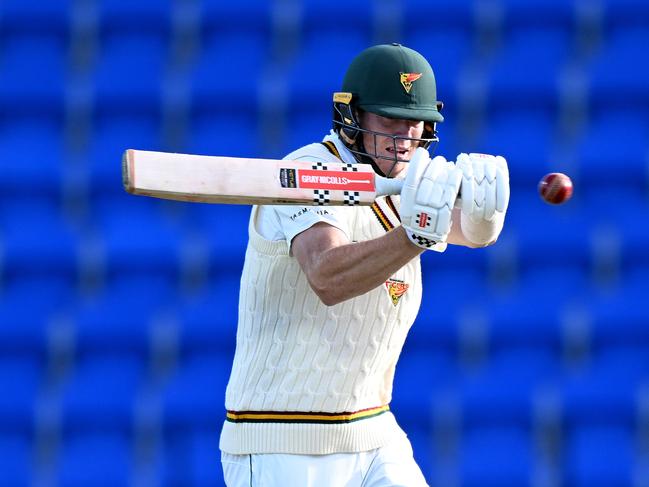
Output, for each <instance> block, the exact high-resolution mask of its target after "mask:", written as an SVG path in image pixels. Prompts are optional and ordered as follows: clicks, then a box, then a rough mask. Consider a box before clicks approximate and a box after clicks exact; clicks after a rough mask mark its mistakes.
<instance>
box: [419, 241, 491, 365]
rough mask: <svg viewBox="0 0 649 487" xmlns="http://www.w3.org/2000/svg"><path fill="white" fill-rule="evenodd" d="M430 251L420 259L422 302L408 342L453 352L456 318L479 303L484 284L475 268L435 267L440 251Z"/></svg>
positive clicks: (457, 347)
mask: <svg viewBox="0 0 649 487" xmlns="http://www.w3.org/2000/svg"><path fill="white" fill-rule="evenodd" d="M447 252H448V250H447ZM432 254H434V252H431V255H426V256H424V258H423V259H422V286H423V297H422V304H421V307H420V309H419V314H418V315H417V319H416V320H415V323H414V325H413V326H412V328H411V330H410V333H409V335H408V336H409V338H408V343H412V345H413V346H416V347H421V348H422V349H424V350H427V349H430V348H434V349H437V350H444V351H446V352H447V353H452V354H457V353H458V352H459V350H460V347H461V345H462V343H461V339H462V337H461V334H460V330H459V328H458V323H459V320H460V319H461V317H462V313H464V312H465V311H467V309H468V308H470V307H472V306H475V304H476V302H477V303H480V302H481V300H482V298H483V297H484V293H485V290H486V284H485V280H484V276H483V275H482V274H481V273H480V272H478V271H477V270H473V271H472V270H470V269H462V270H453V269H452V268H451V267H448V268H444V269H437V268H436V267H437V261H438V260H441V259H442V258H443V255H444V254H439V255H432ZM467 296H468V298H467Z"/></svg>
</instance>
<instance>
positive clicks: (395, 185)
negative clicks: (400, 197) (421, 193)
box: [374, 174, 403, 197]
mask: <svg viewBox="0 0 649 487" xmlns="http://www.w3.org/2000/svg"><path fill="white" fill-rule="evenodd" d="M374 184H375V186H376V196H377V197H378V196H387V195H389V194H401V187H402V186H403V179H393V178H384V177H383V176H379V175H378V174H377V175H375V176H374Z"/></svg>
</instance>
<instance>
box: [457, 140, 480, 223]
mask: <svg viewBox="0 0 649 487" xmlns="http://www.w3.org/2000/svg"><path fill="white" fill-rule="evenodd" d="M455 165H456V166H457V167H458V168H459V169H460V171H462V186H461V187H462V213H464V214H465V215H470V214H472V213H473V210H474V200H475V191H474V187H475V185H474V183H473V164H472V163H471V159H470V158H469V155H468V154H465V153H462V154H460V155H459V156H457V162H456V163H455Z"/></svg>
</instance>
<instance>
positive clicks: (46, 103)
mask: <svg viewBox="0 0 649 487" xmlns="http://www.w3.org/2000/svg"><path fill="white" fill-rule="evenodd" d="M0 17H1V15H0ZM66 65H67V51H66V46H65V44H64V43H62V42H61V41H60V40H58V39H52V38H48V37H39V36H34V37H15V38H10V39H8V40H6V41H5V43H4V45H3V50H2V53H1V54H0V104H1V105H2V107H3V112H4V114H3V118H4V117H7V116H10V117H12V118H13V117H15V116H16V115H21V114H29V115H32V116H35V115H36V116H39V117H52V118H56V119H57V120H59V121H60V120H61V119H62V115H63V110H64V102H65V100H64V97H65V76H66ZM44 80H47V82H44ZM8 120H11V118H9V119H8Z"/></svg>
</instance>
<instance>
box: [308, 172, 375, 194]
mask: <svg viewBox="0 0 649 487" xmlns="http://www.w3.org/2000/svg"><path fill="white" fill-rule="evenodd" d="M297 174H298V178H297V180H298V187H300V188H306V189H330V190H340V191H374V190H375V187H374V178H373V177H372V174H370V173H366V172H354V171H316V170H311V169H298V171H297Z"/></svg>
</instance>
